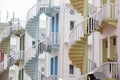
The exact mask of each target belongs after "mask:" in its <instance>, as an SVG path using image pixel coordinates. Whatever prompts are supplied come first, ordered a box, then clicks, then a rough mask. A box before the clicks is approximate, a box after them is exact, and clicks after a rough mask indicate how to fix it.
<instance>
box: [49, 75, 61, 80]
mask: <svg viewBox="0 0 120 80" xmlns="http://www.w3.org/2000/svg"><path fill="white" fill-rule="evenodd" d="M49 80H59V77H58V75H50V76H49Z"/></svg>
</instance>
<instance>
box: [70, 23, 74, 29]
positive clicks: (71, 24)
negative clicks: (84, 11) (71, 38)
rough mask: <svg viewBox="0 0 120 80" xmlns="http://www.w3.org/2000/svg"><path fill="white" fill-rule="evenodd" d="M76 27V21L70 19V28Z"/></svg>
mask: <svg viewBox="0 0 120 80" xmlns="http://www.w3.org/2000/svg"><path fill="white" fill-rule="evenodd" d="M73 28H74V21H70V30H72V29H73Z"/></svg>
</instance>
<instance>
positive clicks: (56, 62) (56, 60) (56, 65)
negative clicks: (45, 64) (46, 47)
mask: <svg viewBox="0 0 120 80" xmlns="http://www.w3.org/2000/svg"><path fill="white" fill-rule="evenodd" d="M57 74H58V56H56V57H55V75H57Z"/></svg>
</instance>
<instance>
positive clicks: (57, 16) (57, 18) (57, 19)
mask: <svg viewBox="0 0 120 80" xmlns="http://www.w3.org/2000/svg"><path fill="white" fill-rule="evenodd" d="M58 23H59V14H56V32H58Z"/></svg>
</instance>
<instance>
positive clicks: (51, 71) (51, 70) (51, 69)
mask: <svg viewBox="0 0 120 80" xmlns="http://www.w3.org/2000/svg"><path fill="white" fill-rule="evenodd" d="M50 65H51V67H50V74H51V75H53V58H51V64H50Z"/></svg>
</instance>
